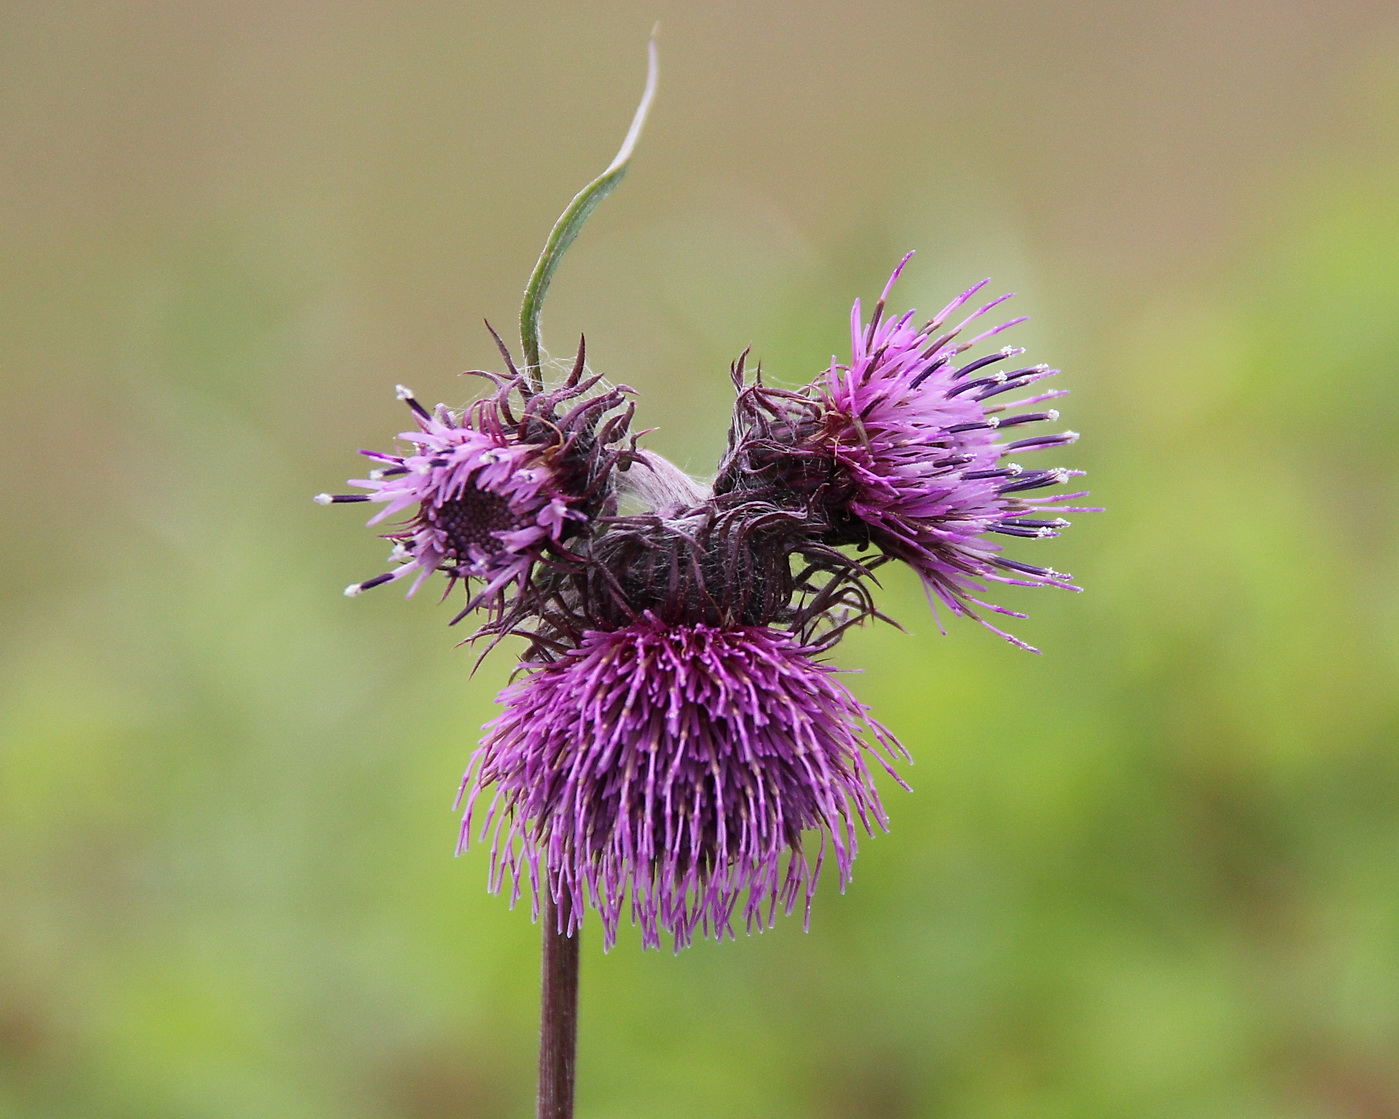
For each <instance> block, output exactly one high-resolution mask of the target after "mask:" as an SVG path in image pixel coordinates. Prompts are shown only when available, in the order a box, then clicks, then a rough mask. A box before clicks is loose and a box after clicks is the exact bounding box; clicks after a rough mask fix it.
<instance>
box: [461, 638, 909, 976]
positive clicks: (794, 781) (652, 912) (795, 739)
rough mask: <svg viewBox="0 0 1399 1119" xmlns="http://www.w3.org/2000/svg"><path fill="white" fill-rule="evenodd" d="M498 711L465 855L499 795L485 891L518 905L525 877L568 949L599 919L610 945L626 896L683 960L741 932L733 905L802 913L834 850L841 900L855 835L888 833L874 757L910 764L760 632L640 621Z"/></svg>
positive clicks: (793, 651) (759, 916) (795, 649)
mask: <svg viewBox="0 0 1399 1119" xmlns="http://www.w3.org/2000/svg"><path fill="white" fill-rule="evenodd" d="M500 702H501V703H502V704H503V705H504V707H505V710H504V712H503V713H502V714H501V715H500V716H498V717H497V718H496V719H495V720H494V721H493V722H491V723H490V724H489V725H488V727H487V731H486V736H485V738H484V739H483V740H482V743H481V746H480V748H479V749H478V750H477V751H476V753H475V754H474V755H473V757H472V760H471V764H470V767H469V768H468V770H467V775H466V778H465V779H464V781H463V785H462V790H463V795H464V796H465V797H466V802H467V804H466V816H465V819H464V821H463V825H462V835H461V845H462V847H463V848H464V847H465V846H466V845H467V843H468V842H469V840H470V833H471V829H472V825H473V818H474V817H475V815H476V812H477V806H476V802H477V798H478V796H479V795H480V793H481V792H482V790H483V789H487V788H493V789H494V790H495V793H494V798H493V799H492V800H491V802H490V804H489V807H488V808H487V810H486V812H485V815H484V820H483V822H482V827H481V837H482V839H484V837H485V836H486V834H488V833H490V834H491V835H492V837H493V838H492V861H491V867H492V869H491V880H490V883H491V888H492V889H493V890H500V889H501V888H502V886H503V885H504V884H506V883H509V886H510V890H511V895H512V901H513V900H515V899H516V898H518V897H519V894H520V891H521V877H522V874H525V873H526V872H527V874H528V880H529V883H530V886H531V888H532V891H533V892H534V896H535V899H536V908H537V905H538V898H539V895H540V892H541V890H547V891H548V894H549V896H550V897H551V898H553V899H554V900H556V901H558V902H559V903H560V911H561V912H564V913H566V914H568V915H569V917H568V925H567V927H566V928H565V929H563V930H561V931H563V932H565V933H567V934H569V935H571V934H572V933H573V932H574V931H575V929H576V928H577V927H578V925H579V923H580V922H581V920H582V914H583V911H584V908H585V906H586V905H587V904H588V903H591V904H592V906H593V907H594V908H595V909H596V910H597V911H598V914H599V916H600V917H601V920H602V926H603V931H604V940H605V944H606V945H607V946H608V947H610V946H611V945H612V944H613V943H614V942H615V941H616V938H617V930H618V926H619V924H620V923H621V920H622V917H623V911H624V909H625V908H626V905H627V899H628V898H629V899H630V912H631V917H632V919H633V921H635V922H636V923H637V924H638V925H639V926H640V929H641V939H642V944H643V946H650V947H654V946H657V945H659V943H660V937H661V933H662V932H663V931H664V932H669V933H670V934H671V936H672V937H673V938H674V944H675V948H676V950H677V951H678V950H679V949H681V948H683V947H685V946H686V945H687V944H689V943H690V941H691V939H692V937H693V936H694V934H695V932H696V931H699V932H701V933H702V934H704V935H713V936H715V937H717V938H720V939H722V938H723V937H725V936H732V935H734V926H733V919H734V915H735V911H736V910H737V909H738V908H739V906H740V904H741V905H742V910H743V918H744V921H745V924H746V926H747V927H748V928H749V929H750V930H752V929H754V928H757V929H761V928H763V927H764V926H765V925H769V926H770V925H771V924H772V922H773V920H774V919H775V917H776V913H777V910H778V909H779V908H781V909H782V910H783V911H784V912H787V913H790V912H791V911H792V909H793V908H794V907H795V905H796V904H797V901H798V899H804V901H805V903H806V905H807V912H808V916H809V907H810V901H811V897H812V894H813V892H814V890H815V888H816V881H817V877H818V875H819V873H820V869H821V864H822V862H823V860H824V858H825V854H826V848H827V845H828V844H829V846H830V849H831V851H832V852H833V854H834V857H835V861H836V866H837V868H838V873H839V876H840V880H841V885H842V888H843V887H844V885H845V883H846V882H847V881H848V880H849V878H850V866H851V861H852V859H853V858H854V856H855V850H856V835H857V830H858V829H859V828H863V829H864V830H865V831H866V832H869V831H870V830H871V828H872V826H873V825H875V824H878V825H880V826H884V825H885V824H886V818H885V815H884V810H883V808H882V807H881V805H880V802H879V796H878V794H877V793H876V791H875V788H874V785H873V783H872V781H871V780H870V774H869V770H868V768H867V765H866V761H865V755H866V753H867V752H869V740H870V739H873V740H874V742H876V743H877V744H878V745H880V746H882V747H883V748H884V749H885V751H886V752H888V753H890V754H891V755H892V754H893V753H895V752H901V750H902V748H901V747H900V746H899V745H898V743H897V742H896V741H895V740H894V738H893V736H892V735H890V734H889V732H888V731H886V730H885V729H884V728H883V727H881V726H880V725H879V724H878V723H876V722H874V721H873V720H872V719H870V718H869V717H868V715H867V713H866V708H865V707H864V706H863V705H862V704H860V703H859V702H858V701H856V700H855V699H854V697H852V696H851V695H850V693H849V692H848V691H847V690H846V688H845V687H844V686H843V685H842V684H841V683H840V682H839V681H838V679H837V678H836V675H835V670H834V669H832V668H831V667H829V666H827V665H824V664H822V663H820V662H819V661H817V660H816V659H815V658H814V655H813V651H812V650H811V649H810V648H808V647H805V646H803V645H802V644H801V643H800V642H799V641H798V640H797V639H796V638H795V637H794V636H792V635H791V634H790V633H786V632H783V631H781V630H777V629H773V628H770V627H764V626H714V625H707V624H703V623H686V624H675V623H668V622H665V621H663V620H661V619H660V618H658V617H656V616H655V615H654V614H650V613H648V614H646V615H645V616H643V617H642V618H641V619H639V620H638V621H637V622H636V623H634V624H632V625H628V626H625V627H623V628H620V629H616V630H612V631H599V630H594V631H590V632H587V633H585V634H583V635H582V639H581V641H580V642H579V644H578V645H577V647H576V648H573V649H570V650H568V651H567V652H565V653H564V654H563V655H562V656H560V657H559V658H558V659H557V660H554V661H552V662H551V663H549V664H547V665H545V666H543V667H541V668H538V669H536V670H535V671H533V672H531V673H530V674H529V675H527V676H526V677H525V678H524V680H523V681H521V682H519V683H517V684H515V685H514V686H513V687H511V688H509V689H507V690H506V691H505V692H504V693H502V695H501V696H500ZM884 764H885V768H886V769H889V766H888V764H887V763H884ZM889 772H891V773H892V772H893V770H892V769H889ZM808 831H816V832H819V843H818V847H817V852H816V854H815V857H814V860H813V859H812V858H811V857H810V854H809V845H807V844H806V843H805V842H804V839H803V833H804V832H808ZM741 899H742V900H741ZM565 901H567V902H568V903H569V904H567V905H565V904H563V903H564V902H565Z"/></svg>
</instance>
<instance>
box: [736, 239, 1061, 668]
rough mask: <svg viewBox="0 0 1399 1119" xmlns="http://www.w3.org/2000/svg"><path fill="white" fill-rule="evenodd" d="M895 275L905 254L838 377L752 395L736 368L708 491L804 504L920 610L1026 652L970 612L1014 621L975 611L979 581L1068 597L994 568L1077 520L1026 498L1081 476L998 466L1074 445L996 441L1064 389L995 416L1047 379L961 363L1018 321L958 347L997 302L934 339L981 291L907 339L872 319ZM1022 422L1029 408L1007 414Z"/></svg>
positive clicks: (1003, 567)
mask: <svg viewBox="0 0 1399 1119" xmlns="http://www.w3.org/2000/svg"><path fill="white" fill-rule="evenodd" d="M909 255H910V256H911V255H912V254H909ZM907 261H908V257H907V256H906V257H904V259H903V261H901V262H900V264H899V266H898V268H896V269H895V270H894V274H893V276H891V277H890V279H889V283H888V284H887V285H886V286H885V288H884V292H883V294H882V295H881V296H880V299H879V302H878V304H877V305H876V307H875V310H874V314H873V315H872V316H871V318H870V321H869V322H868V323H865V322H864V320H863V318H862V316H861V311H860V302H859V300H856V302H855V305H854V309H853V311H852V313H851V348H852V355H851V359H850V362H849V364H842V363H838V362H836V361H835V360H834V359H832V363H831V366H830V368H829V369H828V370H827V371H826V372H825V374H823V375H822V376H821V377H819V378H818V379H817V380H816V381H815V382H813V383H812V384H811V385H809V386H807V387H806V388H805V389H803V390H801V391H799V392H783V391H780V390H774V389H770V388H767V387H766V386H763V385H762V384H761V381H758V382H755V383H753V384H745V383H744V382H743V379H742V361H741V359H740V363H739V364H737V365H736V366H735V379H736V381H737V382H738V384H739V396H738V402H737V404H736V411H735V424H734V431H733V433H732V435H731V437H730V449H729V453H728V455H727V456H726V459H725V462H724V463H723V464H722V465H721V469H720V475H719V479H718V480H717V481H716V484H715V489H716V491H741V490H747V491H748V492H750V493H761V494H773V493H775V492H781V491H784V490H785V491H789V492H791V493H793V494H798V495H801V499H802V500H803V501H805V502H806V505H807V507H808V508H809V509H810V510H811V512H812V514H813V515H814V516H818V517H821V518H824V520H825V521H826V524H827V531H826V533H825V536H824V539H825V540H826V541H827V542H828V543H832V544H858V545H873V546H875V547H877V548H878V549H880V550H881V551H882V552H884V553H885V554H887V555H889V556H891V557H894V558H897V559H901V560H903V561H905V562H906V563H908V564H910V565H911V566H912V567H913V568H914V569H915V570H916V571H917V572H918V574H919V576H920V577H921V578H922V580H923V583H924V586H925V587H926V589H927V591H928V593H929V598H930V600H931V601H933V602H934V603H937V602H941V603H943V604H944V605H945V606H947V607H948V608H949V609H950V610H951V611H952V612H953V613H955V614H961V615H964V616H968V617H971V618H974V619H976V620H978V621H980V622H981V623H982V624H983V625H986V626H987V628H988V629H991V630H992V631H993V632H995V633H997V634H1000V635H1001V636H1002V637H1005V638H1006V639H1007V640H1009V641H1011V642H1013V643H1014V644H1016V645H1019V646H1021V647H1023V648H1027V649H1029V648H1031V647H1030V646H1029V645H1026V644H1025V643H1024V642H1023V641H1020V640H1019V639H1018V638H1015V637H1013V636H1011V635H1010V634H1007V633H1004V632H1003V631H1001V630H999V629H997V628H996V627H995V626H993V625H990V623H988V622H986V621H985V620H984V619H982V618H981V617H980V616H979V615H978V613H977V611H976V609H975V608H978V607H980V608H984V609H987V610H991V611H994V612H996V613H1000V614H1008V615H1011V616H1012V617H1024V615H1023V614H1018V613H1016V612H1015V611H1012V610H1008V609H1006V608H1004V607H1001V606H997V605H994V604H992V603H990V602H987V601H984V600H983V599H982V598H981V597H979V596H980V595H981V594H983V593H984V592H985V583H986V582H987V581H990V582H1000V583H1014V584H1018V585H1022V586H1040V585H1047V586H1056V587H1064V588H1066V589H1069V590H1077V589H1078V588H1076V587H1074V586H1073V585H1072V584H1071V583H1070V582H1069V578H1070V577H1069V576H1066V575H1063V574H1061V573H1059V572H1056V571H1054V570H1053V569H1051V568H1048V567H1039V566H1035V565H1033V564H1029V563H1024V562H1022V561H1020V560H1013V559H1008V558H1005V557H1003V556H1002V555H1001V554H1000V551H1001V548H1000V545H999V544H998V543H997V542H995V541H994V540H993V539H992V536H993V535H1003V536H1011V537H1031V538H1042V537H1051V536H1057V535H1058V534H1059V532H1060V530H1062V529H1063V528H1065V527H1067V526H1068V523H1069V522H1068V521H1066V520H1065V519H1063V517H1061V516H1058V515H1057V514H1060V513H1068V512H1085V511H1088V510H1086V509H1084V508H1083V507H1079V506H1074V505H1069V504H1066V502H1070V501H1073V500H1074V499H1076V498H1080V497H1082V496H1084V494H1082V493H1074V494H1066V495H1063V494H1056V495H1050V496H1027V494H1029V493H1030V491H1033V490H1038V489H1043V488H1048V487H1052V486H1057V485H1061V484H1063V483H1064V482H1067V481H1068V480H1069V479H1070V478H1071V477H1074V476H1077V475H1080V474H1081V473H1082V471H1077V470H1067V469H1064V468H1062V467H1053V468H1049V469H1027V468H1026V467H1024V466H1022V465H1021V464H1019V463H1018V462H1014V461H1007V460H1008V459H1009V457H1010V456H1011V455H1015V454H1019V453H1030V452H1033V451H1038V450H1043V449H1047V448H1051V447H1059V446H1063V445H1065V444H1068V443H1072V442H1073V441H1074V440H1076V439H1077V438H1078V436H1077V434H1076V433H1075V432H1072V431H1063V432H1057V433H1052V434H1042V435H1030V436H1026V437H1021V438H1015V437H1014V436H1012V437H1009V438H1006V437H1005V433H1006V432H1007V431H1009V430H1010V429H1014V428H1019V427H1021V426H1022V425H1025V424H1032V423H1040V422H1052V421H1054V420H1057V419H1058V418H1059V413H1058V412H1057V411H1056V410H1055V409H1053V408H1049V409H1043V410H1041V409H1038V408H1037V406H1038V405H1041V404H1044V403H1045V402H1047V401H1049V400H1052V399H1054V398H1056V397H1060V396H1063V395H1066V390H1050V391H1044V392H1032V393H1031V395H1029V396H1025V397H1022V398H1020V399H1017V400H1014V401H1011V402H1004V401H1003V400H1002V399H1000V398H1001V397H1002V394H1004V393H1008V392H1013V391H1015V390H1018V389H1023V388H1028V387H1029V386H1031V385H1034V384H1036V383H1037V382H1039V381H1042V380H1044V379H1045V378H1047V377H1050V376H1053V375H1054V373H1056V372H1057V370H1055V369H1052V368H1050V367H1049V366H1048V365H1030V366H1020V367H1016V368H1010V369H1004V368H996V366H998V365H1001V364H1002V363H1005V364H1009V365H1012V366H1014V365H1015V362H1014V360H1013V359H1015V358H1017V357H1019V356H1020V355H1021V354H1023V353H1024V352H1025V351H1024V350H1023V349H1021V348H1019V347H1014V346H1006V347H1004V348H1002V349H999V350H997V351H995V352H994V353H991V354H989V355H986V356H983V357H980V358H976V359H974V360H966V361H964V360H963V359H962V356H961V355H963V354H964V353H965V352H966V351H968V350H970V349H971V348H973V347H974V346H976V345H977V344H979V343H981V342H984V341H986V340H988V339H990V338H992V337H994V336H996V335H998V334H1000V333H1001V332H1002V331H1004V330H1006V329H1008V328H1009V327H1012V326H1014V325H1016V324H1017V323H1020V322H1023V321H1024V319H1023V317H1022V318H1015V319H1011V320H1010V321H1008V322H1005V323H1002V324H1000V325H998V326H994V327H992V328H990V329H988V330H984V331H982V332H981V333H979V334H976V335H975V336H974V337H971V338H967V339H965V340H964V339H963V338H962V335H963V332H964V331H965V330H967V328H968V327H970V326H971V324H972V323H974V322H976V321H977V320H978V319H980V318H981V317H982V316H984V315H986V314H987V313H988V312H989V311H991V310H992V309H993V308H995V307H997V306H999V305H1000V304H1001V303H1003V302H1004V301H1005V300H1006V299H1008V298H1010V297H1009V296H1002V297H1000V298H999V299H994V300H992V301H990V302H989V303H987V304H985V305H984V306H982V307H980V308H978V309H977V310H975V311H972V312H971V313H970V314H968V315H966V317H965V318H963V319H962V320H961V321H960V322H958V323H957V324H956V325H954V326H952V327H950V328H948V329H944V327H945V325H946V324H947V323H948V321H949V320H950V319H951V318H952V316H953V315H954V314H956V313H958V312H959V311H960V310H961V309H962V308H964V307H965V306H966V305H967V304H969V303H970V302H971V301H972V299H973V298H974V297H975V296H976V295H977V293H978V292H980V291H981V290H982V288H984V287H985V286H986V283H987V282H988V281H982V282H981V283H979V284H976V285H975V286H973V287H971V288H969V289H968V290H967V291H965V292H963V293H962V294H961V295H959V296H958V297H957V298H956V299H954V300H952V302H951V303H949V304H948V305H947V306H946V307H944V308H943V309H942V310H941V311H939V312H938V313H937V314H936V315H934V316H933V318H932V319H930V320H928V321H927V322H926V323H924V324H923V325H922V326H916V325H914V324H915V318H914V315H915V313H914V312H913V311H909V312H907V313H906V314H904V315H902V316H900V317H898V318H890V319H886V318H885V317H884V310H885V305H886V303H887V300H888V297H889V294H890V292H891V290H892V288H893V284H894V281H895V280H897V279H898V276H899V273H900V272H901V271H902V269H903V267H904V264H906V263H907ZM1019 408H1028V409H1031V410H1029V411H1011V410H1012V409H1019ZM1016 434H1018V432H1017V433H1016Z"/></svg>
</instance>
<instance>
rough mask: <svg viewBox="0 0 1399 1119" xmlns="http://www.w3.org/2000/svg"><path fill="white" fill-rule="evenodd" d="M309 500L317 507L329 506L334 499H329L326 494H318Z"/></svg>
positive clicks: (328, 495)
mask: <svg viewBox="0 0 1399 1119" xmlns="http://www.w3.org/2000/svg"><path fill="white" fill-rule="evenodd" d="M311 500H312V501H314V502H315V503H316V504H317V505H329V504H330V503H331V502H332V501H334V500H335V498H333V497H331V496H330V494H328V493H318V494H316V496H315V497H313V498H312V499H311Z"/></svg>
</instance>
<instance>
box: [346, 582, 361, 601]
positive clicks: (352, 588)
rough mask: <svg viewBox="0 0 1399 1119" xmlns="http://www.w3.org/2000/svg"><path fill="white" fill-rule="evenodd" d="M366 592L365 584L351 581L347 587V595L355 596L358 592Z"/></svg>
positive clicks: (347, 596)
mask: <svg viewBox="0 0 1399 1119" xmlns="http://www.w3.org/2000/svg"><path fill="white" fill-rule="evenodd" d="M363 593H364V585H363V584H361V583H351V584H350V585H349V586H348V587H346V588H345V597H346V598H354V597H355V596H356V595H358V594H363Z"/></svg>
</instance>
